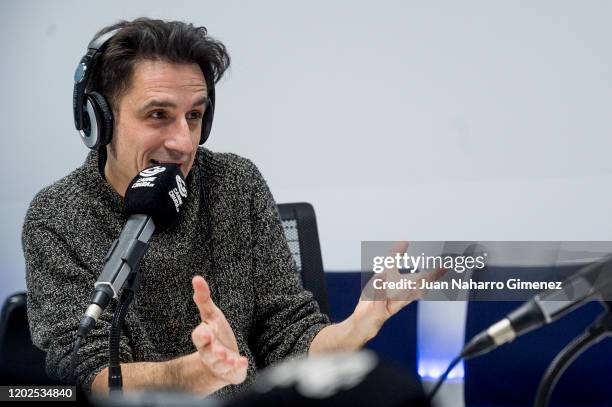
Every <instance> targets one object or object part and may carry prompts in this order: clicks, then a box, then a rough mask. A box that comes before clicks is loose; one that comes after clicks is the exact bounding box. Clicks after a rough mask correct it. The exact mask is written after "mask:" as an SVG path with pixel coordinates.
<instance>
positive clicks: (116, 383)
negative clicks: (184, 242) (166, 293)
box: [108, 265, 140, 393]
mask: <svg viewBox="0 0 612 407" xmlns="http://www.w3.org/2000/svg"><path fill="white" fill-rule="evenodd" d="M138 269H139V267H138V265H136V267H134V268H133V269H132V271H131V273H130V275H129V276H128V278H127V280H126V283H125V286H124V288H123V291H122V293H121V296H120V297H119V302H118V305H117V308H116V309H115V314H114V315H113V322H112V325H111V331H110V336H109V338H108V354H109V356H108V359H109V364H108V388H109V392H110V393H121V391H122V389H123V377H122V375H121V364H120V363H121V361H120V360H119V344H120V341H121V330H122V327H123V323H124V322H125V317H126V315H127V311H128V308H129V306H130V304H131V303H132V301H133V300H134V298H135V297H136V294H137V293H138V288H139V287H140V273H139V271H138Z"/></svg>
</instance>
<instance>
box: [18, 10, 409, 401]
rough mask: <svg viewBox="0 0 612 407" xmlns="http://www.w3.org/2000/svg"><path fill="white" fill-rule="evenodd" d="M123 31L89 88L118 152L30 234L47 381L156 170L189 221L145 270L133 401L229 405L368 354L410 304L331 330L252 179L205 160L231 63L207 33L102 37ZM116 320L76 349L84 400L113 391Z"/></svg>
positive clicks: (132, 29) (167, 238)
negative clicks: (308, 358)
mask: <svg viewBox="0 0 612 407" xmlns="http://www.w3.org/2000/svg"><path fill="white" fill-rule="evenodd" d="M116 29H120V30H119V31H118V32H117V33H116V34H114V35H113V36H112V38H111V39H110V40H108V44H107V46H106V49H105V50H104V52H103V54H102V55H101V56H100V57H99V61H98V62H96V65H95V66H94V67H93V72H92V73H91V74H92V75H93V77H92V78H91V80H90V84H89V85H88V87H89V89H88V90H89V92H90V93H93V92H94V91H95V92H97V94H99V95H103V96H104V99H103V100H98V99H99V98H98V97H95V98H94V99H95V101H94V102H95V103H96V104H101V105H102V106H101V108H102V109H104V108H105V107H104V106H103V105H104V104H105V103H108V104H109V105H110V106H108V107H107V108H108V109H110V112H109V113H108V114H109V115H111V116H110V118H109V119H108V120H106V122H107V124H108V123H111V122H112V134H111V135H110V136H109V138H110V140H106V141H107V142H108V141H110V142H109V143H108V144H107V145H104V142H102V143H100V144H99V146H96V145H95V143H94V144H92V145H93V146H94V147H95V148H97V150H94V151H92V152H91V153H90V154H89V155H88V157H87V159H86V161H85V163H84V164H83V166H82V167H80V168H78V169H76V170H75V171H73V172H72V173H71V174H69V175H68V176H67V177H65V178H63V179H61V180H60V181H58V182H56V183H55V184H53V185H51V186H50V187H47V188H45V189H43V190H42V191H41V192H39V193H38V194H37V196H36V197H35V198H34V200H33V201H32V204H31V206H30V209H29V211H28V214H27V216H26V219H25V223H24V229H23V246H24V253H25V257H26V265H27V275H26V282H27V287H28V316H29V320H30V326H31V332H32V337H33V341H34V343H35V344H36V345H37V346H38V347H40V348H41V349H43V350H45V351H46V352H47V361H46V362H47V371H48V373H49V374H50V375H52V376H54V377H57V378H59V379H62V380H68V376H69V374H70V354H71V350H72V346H73V342H74V339H75V333H76V330H77V327H78V322H79V318H80V316H81V315H82V313H83V311H84V310H85V308H86V307H87V304H88V302H87V301H88V297H89V294H90V292H91V289H92V287H93V286H94V282H95V281H96V279H97V277H98V275H99V272H100V270H101V269H102V265H103V262H104V257H105V254H106V252H107V250H108V248H109V247H110V245H111V243H112V241H113V240H114V239H115V238H116V237H117V236H118V235H119V233H120V230H121V228H122V226H123V225H124V224H125V222H126V216H125V215H124V214H123V213H122V199H123V195H124V193H125V191H126V188H127V186H128V183H129V182H130V181H131V179H132V178H133V177H134V176H135V175H136V174H137V173H138V172H139V171H141V170H143V169H144V168H146V167H149V166H150V165H152V164H155V163H160V162H172V163H177V164H179V165H180V168H181V170H182V172H183V174H184V175H185V176H186V183H187V187H188V189H189V195H188V198H187V201H186V203H185V204H184V210H183V213H182V215H181V220H180V222H179V223H178V224H177V225H175V226H173V227H171V228H170V229H168V230H166V231H163V232H161V233H158V234H156V235H154V236H153V237H152V238H151V240H150V247H149V250H148V252H147V254H146V255H145V257H144V259H143V261H142V263H141V267H140V272H141V282H140V290H139V294H138V297H137V299H136V301H135V303H134V304H132V307H131V308H130V311H129V312H128V315H127V318H126V324H125V328H124V331H123V335H122V337H121V341H120V358H121V361H122V372H123V385H124V389H125V390H129V389H137V388H145V387H171V388H175V389H182V390H185V391H191V392H197V393H200V394H210V393H213V392H218V394H226V395H227V394H232V393H235V392H237V391H239V390H240V389H242V388H244V387H245V386H247V385H248V384H249V383H251V382H252V380H253V378H254V373H255V372H256V370H257V369H259V368H262V367H265V366H267V365H270V364H272V363H274V362H277V361H279V360H282V359H283V358H286V357H290V356H294V355H299V354H303V353H311V354H314V353H321V352H326V351H332V350H353V349H358V348H359V347H361V346H362V345H363V344H364V343H365V342H366V341H368V340H369V339H370V338H372V337H373V336H374V335H376V333H377V332H378V330H379V328H380V327H381V325H382V324H383V322H384V321H385V320H386V319H387V318H389V317H390V316H391V315H392V314H394V313H395V312H397V311H398V310H399V309H400V308H401V307H403V306H404V305H406V304H407V303H408V302H410V300H411V299H412V298H408V299H403V300H402V301H387V300H384V301H361V302H359V304H358V305H357V307H356V309H355V311H354V313H353V314H352V315H351V317H349V318H348V319H347V320H345V321H343V322H341V323H339V324H334V325H332V324H330V322H329V319H328V318H327V316H325V315H324V314H322V313H320V311H319V308H318V305H317V303H316V302H315V301H314V300H313V297H312V295H311V294H310V293H309V292H306V291H304V290H303V289H302V288H300V286H299V284H298V282H297V280H296V277H295V272H294V264H293V261H292V258H291V254H290V252H289V250H288V247H287V243H286V241H285V239H284V235H283V230H282V226H281V224H280V221H279V218H278V214H277V210H276V206H275V203H274V200H273V198H272V195H271V194H270V191H269V190H268V187H267V185H266V183H265V181H264V179H263V178H262V176H261V174H260V173H259V171H258V170H257V168H256V167H255V166H254V165H253V164H252V163H251V162H250V161H249V160H247V159H244V158H241V157H238V156H236V155H233V154H218V153H213V152H211V151H209V150H207V149H204V148H198V144H199V143H200V141H202V140H203V139H204V140H205V137H204V138H203V134H204V133H203V128H202V126H203V117H206V115H207V109H210V108H212V107H211V106H212V105H211V104H210V102H209V101H210V100H211V97H210V96H211V95H212V87H213V86H214V83H215V82H216V81H218V80H219V79H220V77H221V76H222V75H223V72H224V71H225V69H226V68H227V67H228V65H229V56H228V55H227V52H226V51H225V47H224V46H223V45H222V44H221V43H219V42H217V41H215V40H213V39H211V38H210V37H208V36H207V34H206V30H205V29H203V28H196V27H193V26H192V25H190V24H185V23H181V22H164V21H158V20H149V19H138V20H135V21H132V22H122V23H119V24H116V25H114V26H111V27H107V28H105V29H103V30H102V31H101V32H100V33H99V34H98V37H99V36H100V35H102V34H104V33H108V32H111V31H113V30H116ZM94 102H92V103H94ZM103 113H104V111H103ZM208 113H210V112H208ZM77 122H78V120H77ZM99 125H100V126H102V125H104V123H103V122H100V124H99ZM90 126H91V124H90ZM397 250H398V251H405V246H401V245H400V246H399V247H398V248H397ZM113 312H114V304H113V305H111V306H109V308H108V309H107V310H106V311H105V312H104V313H103V314H102V316H101V317H100V319H99V321H98V323H97V325H96V327H95V329H94V330H93V331H92V332H91V333H90V335H89V337H88V338H87V339H86V340H85V341H84V342H83V344H82V345H81V349H80V352H79V359H78V360H79V362H78V364H77V366H76V372H75V373H76V380H77V382H78V383H79V384H80V385H82V386H83V387H84V389H85V390H89V389H90V388H91V390H93V391H96V392H104V391H107V380H108V379H107V373H108V372H107V367H106V366H107V358H108V356H107V354H108V353H107V352H108V339H107V338H108V330H109V327H110V323H111V318H112V315H113Z"/></svg>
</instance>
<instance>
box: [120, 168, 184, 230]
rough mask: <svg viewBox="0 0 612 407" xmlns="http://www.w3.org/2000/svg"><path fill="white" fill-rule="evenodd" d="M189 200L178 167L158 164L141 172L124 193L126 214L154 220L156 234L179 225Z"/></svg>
mask: <svg viewBox="0 0 612 407" xmlns="http://www.w3.org/2000/svg"><path fill="white" fill-rule="evenodd" d="M186 199H187V186H186V185H185V179H184V178H183V174H182V173H181V169H180V167H179V166H178V165H177V164H158V165H155V166H152V167H149V168H147V169H145V170H142V171H141V172H140V173H138V175H136V177H134V179H133V180H132V182H130V185H129V186H128V188H127V190H126V192H125V199H124V212H125V213H126V214H127V215H128V216H129V215H136V214H142V215H148V216H151V217H152V218H153V222H154V223H155V231H156V232H160V231H163V230H165V229H167V228H169V227H171V226H172V225H174V224H175V223H176V222H178V219H179V214H180V211H181V208H182V206H183V204H184V202H185V200H186Z"/></svg>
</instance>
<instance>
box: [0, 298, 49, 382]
mask: <svg viewBox="0 0 612 407" xmlns="http://www.w3.org/2000/svg"><path fill="white" fill-rule="evenodd" d="M0 383H1V384H3V385H9V384H12V385H17V384H20V385H53V384H58V383H57V382H55V381H53V380H51V379H49V378H48V377H47V374H46V373H45V352H43V351H42V350H40V349H38V348H37V347H36V346H34V344H33V343H32V338H31V336H30V328H29V325H28V315H27V312H26V293H25V292H20V293H16V294H13V295H11V296H10V297H8V298H7V300H6V301H5V302H4V305H3V306H2V314H1V316H0Z"/></svg>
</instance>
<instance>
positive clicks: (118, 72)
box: [89, 17, 230, 113]
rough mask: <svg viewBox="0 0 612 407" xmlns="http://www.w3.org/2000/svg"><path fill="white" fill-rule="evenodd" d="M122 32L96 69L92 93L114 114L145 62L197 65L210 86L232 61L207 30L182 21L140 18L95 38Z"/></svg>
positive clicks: (122, 23) (105, 31) (104, 31)
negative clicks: (101, 97)
mask: <svg viewBox="0 0 612 407" xmlns="http://www.w3.org/2000/svg"><path fill="white" fill-rule="evenodd" d="M117 28H121V31H119V32H118V33H117V34H116V35H115V36H114V37H113V38H112V39H111V40H110V41H109V43H108V45H107V48H106V50H105V51H104V53H103V54H102V56H101V57H100V58H99V59H98V60H97V62H96V65H95V66H94V67H93V77H92V79H91V81H90V86H89V88H90V89H89V90H95V91H97V92H99V93H101V94H102V95H104V96H105V97H106V98H107V100H108V101H109V103H110V104H111V107H112V109H113V110H114V111H115V113H117V112H118V102H119V99H120V97H121V96H123V94H124V93H125V92H126V91H127V90H128V89H129V88H130V85H131V83H132V76H133V72H134V65H135V63H136V62H138V61H142V60H162V61H168V62H175V63H196V64H198V65H199V66H200V68H201V69H202V72H203V74H204V79H205V80H206V84H207V85H208V86H211V85H213V84H214V83H217V82H218V81H219V79H221V76H222V75H223V73H224V72H225V70H226V69H227V68H228V67H229V64H230V57H229V54H228V53H227V50H226V49H225V45H223V44H222V43H221V42H219V41H217V40H215V39H213V38H211V37H209V36H208V35H207V31H206V28H205V27H195V26H194V25H193V24H189V23H184V22H181V21H163V20H152V19H149V18H144V17H143V18H138V19H136V20H133V21H120V22H118V23H116V24H113V25H111V26H108V27H105V28H103V29H102V30H100V31H99V32H98V33H97V34H96V35H95V38H98V37H99V36H101V35H102V34H105V33H107V32H109V31H112V30H115V29H117Z"/></svg>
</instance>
